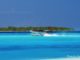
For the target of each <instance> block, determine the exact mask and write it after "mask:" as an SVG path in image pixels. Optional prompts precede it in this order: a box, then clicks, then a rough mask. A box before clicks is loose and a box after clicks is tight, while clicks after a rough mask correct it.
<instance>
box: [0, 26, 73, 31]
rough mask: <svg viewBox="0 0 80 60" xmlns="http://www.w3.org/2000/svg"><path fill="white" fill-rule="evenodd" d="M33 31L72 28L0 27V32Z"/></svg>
mask: <svg viewBox="0 0 80 60" xmlns="http://www.w3.org/2000/svg"><path fill="white" fill-rule="evenodd" d="M31 30H33V31H72V30H74V29H73V28H67V27H51V26H48V27H32V26H29V27H15V26H8V27H0V32H30V31H31Z"/></svg>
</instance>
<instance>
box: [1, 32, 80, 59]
mask: <svg viewBox="0 0 80 60" xmlns="http://www.w3.org/2000/svg"><path fill="white" fill-rule="evenodd" d="M55 34H59V35H57V36H32V35H31V33H26V32H24V33H23V32H22V33H15V32H9V33H0V60H39V59H51V58H52V59H54V58H64V57H65V58H66V57H70V56H75V57H77V56H80V32H62V33H55ZM61 34H63V35H61Z"/></svg>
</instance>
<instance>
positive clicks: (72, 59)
mask: <svg viewBox="0 0 80 60" xmlns="http://www.w3.org/2000/svg"><path fill="white" fill-rule="evenodd" d="M40 60H80V57H69V58H55V59H54V58H52V59H40Z"/></svg>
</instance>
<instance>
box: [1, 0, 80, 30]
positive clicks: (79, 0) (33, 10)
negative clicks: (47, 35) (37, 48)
mask: <svg viewBox="0 0 80 60" xmlns="http://www.w3.org/2000/svg"><path fill="white" fill-rule="evenodd" d="M6 26H56V27H70V28H75V29H76V30H80V0H0V27H6Z"/></svg>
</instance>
